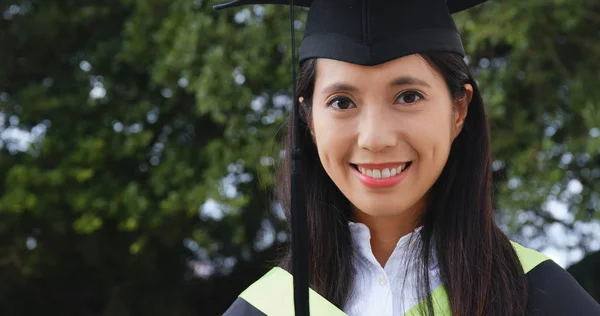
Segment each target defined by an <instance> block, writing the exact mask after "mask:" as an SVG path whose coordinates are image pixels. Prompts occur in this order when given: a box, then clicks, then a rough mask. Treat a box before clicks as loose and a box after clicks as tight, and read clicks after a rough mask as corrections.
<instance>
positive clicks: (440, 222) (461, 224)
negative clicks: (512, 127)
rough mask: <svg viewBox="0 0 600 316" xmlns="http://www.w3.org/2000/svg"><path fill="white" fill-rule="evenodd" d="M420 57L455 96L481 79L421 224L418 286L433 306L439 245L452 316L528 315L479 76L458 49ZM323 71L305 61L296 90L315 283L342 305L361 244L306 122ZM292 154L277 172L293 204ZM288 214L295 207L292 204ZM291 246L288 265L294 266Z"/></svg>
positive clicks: (281, 193) (429, 309)
mask: <svg viewBox="0 0 600 316" xmlns="http://www.w3.org/2000/svg"><path fill="white" fill-rule="evenodd" d="M420 56H421V57H422V58H423V59H424V60H425V61H426V62H427V63H428V64H429V65H430V66H431V67H432V68H434V69H435V70H437V71H438V72H439V73H440V74H441V75H442V76H443V77H444V80H445V82H446V84H447V87H448V91H449V93H450V95H451V97H452V99H453V100H459V99H460V98H465V97H466V93H465V91H466V90H465V89H464V85H465V84H467V83H468V84H471V85H472V86H473V96H472V100H471V102H470V104H469V106H468V112H467V117H466V119H465V121H464V125H463V128H462V131H461V132H460V134H459V135H458V136H457V137H456V138H455V140H454V142H453V144H452V148H451V150H450V154H449V157H448V161H447V163H446V166H445V167H444V169H443V171H442V173H441V175H440V177H439V178H438V179H437V181H436V183H435V184H434V185H433V187H432V188H431V189H430V191H429V193H430V194H429V195H430V196H429V201H428V205H427V207H426V209H425V210H424V212H422V216H421V218H420V225H422V229H421V230H420V231H419V235H418V236H419V241H420V243H419V244H420V245H421V247H418V248H415V251H416V252H415V254H416V255H417V256H418V257H420V259H422V260H420V262H421V264H420V267H421V271H420V273H419V283H418V284H420V285H419V288H418V289H417V290H418V291H419V293H421V295H423V296H422V297H427V300H426V302H427V304H426V305H425V307H426V308H423V309H422V312H423V313H425V314H430V315H433V305H432V301H431V298H430V296H429V295H428V293H430V292H431V290H432V289H430V286H429V280H430V276H429V266H430V264H431V262H432V260H433V258H432V251H435V252H434V253H435V257H436V259H437V262H438V265H439V270H440V277H441V281H442V283H443V285H444V286H445V289H446V292H447V294H448V299H449V301H450V306H451V310H452V314H453V315H477V316H479V315H524V314H525V310H526V305H527V288H526V279H525V276H524V273H523V269H522V267H521V264H520V262H519V259H518V257H517V254H516V253H515V251H514V249H513V247H512V245H511V243H510V241H509V239H508V238H507V237H506V236H505V234H504V233H503V232H502V231H501V230H500V229H499V227H498V226H497V225H496V223H495V221H494V214H493V210H492V192H491V182H492V171H491V150H490V133H489V126H488V123H487V119H486V115H485V109H484V104H483V99H482V97H481V94H480V92H479V89H478V87H477V84H476V82H475V80H474V78H473V75H472V73H471V71H470V69H469V67H468V65H466V63H465V62H464V61H463V59H462V57H461V56H460V55H457V54H454V53H448V52H430V53H421V54H420ZM315 75H316V60H314V59H313V60H308V61H305V62H304V63H303V64H301V65H300V72H299V78H298V86H297V95H298V96H301V97H303V98H304V100H303V103H302V104H300V105H299V107H298V100H294V102H296V104H295V105H296V106H297V108H299V109H300V115H301V117H302V118H303V120H302V122H301V123H300V124H301V125H302V126H301V127H302V130H303V131H305V135H304V137H303V141H302V144H300V147H301V149H302V153H303V155H304V156H303V159H304V160H303V168H304V176H305V177H306V181H305V182H304V183H305V186H306V187H305V190H306V210H307V216H308V228H309V236H308V238H309V247H308V248H309V275H310V285H311V288H313V289H314V290H315V291H317V292H318V293H319V294H321V295H322V296H323V297H325V298H326V299H328V300H329V301H330V302H332V303H333V304H335V305H336V306H338V307H339V308H343V307H344V305H345V304H346V303H347V301H348V299H349V298H350V295H351V293H350V289H352V285H353V283H352V282H353V280H354V273H355V270H354V265H353V244H352V237H351V234H350V229H349V226H348V222H349V221H351V220H352V218H353V216H352V209H351V205H350V202H349V200H348V199H347V198H346V197H345V196H344V195H343V194H342V192H341V191H340V190H339V189H338V188H337V186H336V185H335V184H334V183H333V181H332V180H331V179H330V178H329V176H328V175H327V173H326V172H325V170H324V168H323V166H322V165H321V162H320V160H319V157H318V152H317V148H316V145H315V144H314V142H313V140H312V136H311V135H310V131H309V129H308V126H309V125H310V122H311V120H312V118H311V105H312V95H313V90H314V82H315ZM293 124H294V122H293V121H291V120H290V121H289V122H288V130H287V138H286V148H292V141H293V139H292V130H293V128H294V126H293ZM290 172H291V166H290V163H289V159H283V163H282V165H281V167H280V169H279V176H278V178H279V179H278V199H279V200H280V201H282V202H283V205H285V206H286V207H288V206H289V201H290V188H289V175H290ZM286 213H287V214H288V216H289V208H287V209H286ZM290 265H291V253H290V251H289V249H287V252H286V255H285V256H284V257H283V259H282V260H281V266H282V267H284V268H286V269H287V270H288V271H290V270H291V267H290Z"/></svg>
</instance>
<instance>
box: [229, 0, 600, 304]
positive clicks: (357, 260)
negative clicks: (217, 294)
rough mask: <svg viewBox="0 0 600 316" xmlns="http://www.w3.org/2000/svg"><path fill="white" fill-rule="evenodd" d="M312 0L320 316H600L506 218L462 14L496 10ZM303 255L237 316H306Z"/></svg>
mask: <svg viewBox="0 0 600 316" xmlns="http://www.w3.org/2000/svg"><path fill="white" fill-rule="evenodd" d="M250 2H251V1H250ZM272 2H276V1H272ZM272 2H270V3H272ZM311 2H312V1H306V3H304V4H306V5H307V6H310V7H311V9H310V11H309V16H308V20H307V26H306V33H307V35H305V38H304V40H303V46H301V47H300V63H301V66H300V67H301V68H300V75H299V78H298V88H297V95H298V99H297V100H296V101H297V103H296V104H295V109H297V115H298V116H299V117H298V118H299V120H294V118H291V119H290V122H289V124H288V126H289V131H288V132H289V135H290V137H289V138H288V143H287V144H286V145H287V148H292V147H294V146H296V147H298V148H299V149H300V150H301V151H300V153H301V161H302V163H303V168H304V169H303V172H304V177H305V179H306V181H307V182H306V185H305V191H306V211H307V217H308V245H309V247H308V258H309V260H308V270H309V271H310V273H309V281H310V286H311V290H310V293H311V294H310V295H311V296H310V299H311V301H310V304H311V313H312V314H319V315H343V314H348V315H433V314H435V315H448V314H452V315H600V306H599V305H598V304H597V303H596V302H595V301H594V300H593V299H592V298H591V297H590V296H589V295H588V294H587V293H586V292H585V291H584V290H583V289H582V288H581V287H580V286H579V285H578V284H577V282H576V281H575V280H574V279H573V278H572V277H571V276H570V275H569V274H568V273H567V272H565V271H564V270H563V269H562V268H560V267H559V266H558V265H556V264H555V263H553V262H552V261H551V260H549V259H548V258H546V257H544V256H543V255H541V254H539V253H538V252H535V251H533V250H530V249H527V248H524V247H522V246H520V245H518V244H516V243H512V242H511V241H510V240H509V239H508V238H507V237H506V236H505V235H504V233H503V232H502V231H501V230H500V229H499V228H498V226H497V225H496V224H495V222H494V217H493V209H492V202H491V201H492V196H491V155H490V139H489V129H488V124H487V121H486V116H485V110H484V105H483V101H482V97H481V95H480V92H479V89H478V87H477V84H476V82H475V79H474V78H473V76H472V74H471V72H470V70H469V68H468V66H467V65H466V64H465V62H464V61H463V56H464V52H463V51H462V44H461V43H460V39H459V38H458V41H457V40H456V38H457V37H458V36H457V31H456V30H455V26H454V24H453V23H452V20H451V18H449V16H450V14H451V13H453V12H457V11H460V10H462V9H466V8H468V7H469V6H472V5H475V4H476V3H475V2H477V3H478V2H481V1H467V2H468V3H466V2H464V1H463V2H461V3H459V2H457V1H454V2H452V1H449V2H448V3H447V4H446V2H445V1H444V0H439V1H435V0H427V1H420V2H416V1H396V2H389V1H388V2H385V3H383V2H381V1H372V2H369V1H358V0H356V1H349V0H346V1H334V0H321V1H318V0H317V1H315V2H314V3H311ZM246 3H249V2H248V1H246V2H243V3H239V4H246ZM252 3H253V2H252ZM398 12H402V13H403V14H402V15H401V17H402V18H403V19H404V20H407V21H397V20H403V19H399V18H398V14H397V13H398ZM369 17H370V18H369ZM394 23H395V24H394ZM356 25H359V26H362V27H356V29H355V30H352V28H353V26H356ZM398 30H403V31H404V32H398ZM398 33H400V34H405V35H398ZM425 35H427V36H425ZM399 36H400V37H402V38H400V39H398V40H396V39H397V38H398V37H399ZM424 36H425V37H424ZM382 43H383V44H382ZM378 45H379V46H378ZM365 47H366V48H365ZM384 48H385V49H384ZM362 49H365V50H366V53H365V52H364V51H361V50H362ZM297 124H299V126H298V125H297ZM298 127H299V128H300V130H301V131H302V135H301V136H302V137H301V138H300V142H299V143H297V142H295V141H294V139H293V137H291V135H293V134H294V128H298ZM281 171H282V172H281V176H282V177H281V178H280V180H279V181H280V182H279V183H280V188H281V191H280V199H281V200H282V201H284V202H285V203H284V205H290V203H289V201H290V190H289V188H288V186H287V183H288V181H289V180H288V177H289V175H290V174H291V173H292V167H291V165H290V161H286V163H285V164H284V166H283V168H282V170H281ZM292 257H293V256H292V255H291V253H288V255H287V256H286V257H285V258H284V259H283V260H282V262H281V266H282V267H283V268H284V269H285V270H286V271H287V272H286V271H284V270H282V269H277V268H276V269H274V270H272V271H271V272H270V273H269V274H267V275H266V276H265V277H263V278H262V279H261V280H259V281H258V282H256V283H255V284H254V285H252V286H251V287H250V288H249V289H248V290H247V291H245V292H244V293H242V294H241V295H240V298H239V299H238V300H237V301H236V302H235V303H234V304H233V305H232V307H231V308H230V309H229V310H228V311H227V312H226V315H265V314H266V315H271V314H272V315H280V314H291V313H292V310H293V304H292V300H291V295H292V294H291V276H290V275H289V272H291V271H292ZM317 293H318V294H317Z"/></svg>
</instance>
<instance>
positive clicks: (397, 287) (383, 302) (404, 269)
mask: <svg viewBox="0 0 600 316" xmlns="http://www.w3.org/2000/svg"><path fill="white" fill-rule="evenodd" d="M349 225H350V232H351V234H352V239H353V242H354V248H355V253H354V260H355V267H356V278H355V280H354V286H353V288H352V296H351V298H350V299H349V300H348V302H347V303H346V306H345V307H344V309H343V310H344V312H345V313H346V314H348V315H350V316H354V315H360V316H369V315H373V316H375V315H377V316H402V315H404V314H405V313H406V312H408V311H409V310H410V309H411V308H412V307H414V306H416V305H417V304H418V303H419V302H420V301H421V300H423V299H424V298H425V297H419V295H418V292H417V285H416V277H417V276H418V274H419V273H420V266H419V262H418V261H416V260H415V255H414V251H413V250H414V247H416V246H417V244H418V238H416V237H418V236H416V235H415V234H416V233H417V232H418V231H419V230H420V229H421V228H420V227H419V228H417V229H415V230H414V231H413V232H411V233H410V234H408V235H406V236H403V237H402V238H400V240H399V241H398V244H397V245H396V248H395V249H394V251H393V252H392V255H391V256H390V258H389V259H388V261H387V262H386V264H385V267H381V265H380V264H379V262H377V259H375V256H374V255H373V251H372V249H371V242H370V240H371V233H370V231H369V228H368V227H367V226H366V225H365V224H362V223H352V222H351V223H349ZM411 236H414V237H415V238H412V239H411ZM432 257H433V260H432V263H431V265H430V268H429V278H430V288H431V290H434V289H435V288H436V287H438V286H439V285H440V284H441V280H440V274H439V269H438V265H437V260H436V259H435V254H434V255H433V256H432ZM417 258H418V257H417Z"/></svg>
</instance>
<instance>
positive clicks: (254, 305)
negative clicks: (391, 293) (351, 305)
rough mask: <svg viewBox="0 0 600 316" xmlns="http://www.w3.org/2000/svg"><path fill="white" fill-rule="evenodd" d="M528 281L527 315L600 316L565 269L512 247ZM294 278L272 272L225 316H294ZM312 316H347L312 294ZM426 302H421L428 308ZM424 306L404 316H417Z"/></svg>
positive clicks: (440, 303)
mask: <svg viewBox="0 0 600 316" xmlns="http://www.w3.org/2000/svg"><path fill="white" fill-rule="evenodd" d="M512 244H513V247H514V248H515V251H516V252H517V255H518V256H519V260H520V261H521V265H522V267H523V271H524V272H525V275H526V277H527V286H528V294H529V295H528V303H527V315H528V316H533V315H536V316H537V315H539V316H542V315H543V316H559V315H560V316H563V315H577V316H600V304H598V303H597V302H596V301H595V300H594V299H593V298H592V297H591V296H590V295H589V294H588V293H587V292H586V291H585V290H584V289H583V288H582V287H581V286H580V285H579V283H577V281H576V280H575V279H574V278H573V277H572V276H571V275H570V274H569V273H568V272H567V271H565V270H564V269H563V268H562V267H560V266H559V265H557V264H556V263H555V262H554V261H552V260H551V259H549V258H548V257H546V256H544V255H543V254H541V253H540V252H537V251H535V250H532V249H529V248H525V247H523V246H521V245H519V244H517V243H514V242H513V243H512ZM292 284H293V279H292V275H291V274H290V273H288V272H287V271H285V270H283V269H282V268H279V267H276V268H273V269H271V270H270V271H269V272H268V273H267V274H265V275H264V276H263V277H262V278H260V279H259V280H258V281H256V282H255V283H253V284H252V285H251V286H250V287H248V288H247V289H246V290H245V291H244V292H242V293H241V294H240V295H239V297H238V298H237V299H236V300H235V301H234V302H233V304H232V305H231V306H230V307H229V309H228V310H227V311H226V312H225V314H224V316H242V315H243V316H265V315H268V316H272V315H277V316H294V299H293V286H292ZM430 295H431V297H432V299H433V304H434V310H435V315H451V312H450V305H449V302H448V297H447V295H446V292H445V288H444V286H443V285H440V286H439V287H437V288H436V289H434V290H433V291H432V292H431V294H430ZM309 297H310V313H311V315H314V316H317V315H327V316H345V315H347V314H345V313H344V312H343V311H342V310H340V309H339V308H337V307H336V306H335V305H333V304H331V303H330V302H329V301H327V300H326V299H325V298H323V297H322V296H321V295H319V294H318V293H316V292H315V291H313V290H312V289H310V290H309ZM424 303H425V301H423V302H421V304H424ZM421 304H418V305H417V306H415V307H413V308H412V309H410V310H409V311H408V312H407V313H405V314H404V316H417V315H419V313H418V310H419V307H420V305H421Z"/></svg>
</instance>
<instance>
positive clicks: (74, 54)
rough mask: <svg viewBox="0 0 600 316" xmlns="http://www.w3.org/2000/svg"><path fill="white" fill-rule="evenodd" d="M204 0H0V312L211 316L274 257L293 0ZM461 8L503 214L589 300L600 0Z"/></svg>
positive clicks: (593, 286)
mask: <svg viewBox="0 0 600 316" xmlns="http://www.w3.org/2000/svg"><path fill="white" fill-rule="evenodd" d="M224 1H225V0H222V1H218V2H224ZM215 3H217V1H203V0H121V1H117V0H105V1H91V0H80V1H74V0H44V1H41V0H2V1H0V12H1V13H2V16H1V17H0V315H5V316H13V315H19V316H22V315H40V314H44V315H98V316H100V315H106V316H108V315H111V316H129V315H180V316H185V315H218V314H220V313H222V312H223V311H224V310H225V309H226V308H227V306H228V305H229V304H230V303H231V302H232V301H233V300H234V299H235V297H236V296H237V295H238V294H239V292H240V291H241V290H242V289H244V288H245V287H246V286H248V285H249V284H250V283H251V282H252V281H253V280H255V279H256V278H258V277H259V276H260V275H261V274H262V273H264V272H265V271H266V270H267V269H268V268H269V265H270V264H272V262H273V259H274V258H275V255H276V254H277V253H278V250H277V246H279V245H280V244H281V243H285V242H286V240H287V236H286V233H285V231H286V226H285V225H284V224H283V223H282V222H281V211H280V209H281V208H280V207H279V206H278V204H277V203H276V201H275V200H274V197H273V194H272V191H273V182H274V179H273V175H274V170H275V168H276V167H277V164H278V163H279V161H280V151H281V149H282V148H281V147H280V146H279V143H278V141H279V138H280V136H281V131H282V127H283V122H284V120H285V118H286V115H287V111H288V110H289V108H290V104H291V102H290V101H291V99H290V97H289V95H290V92H291V87H292V82H291V68H290V65H291V62H292V60H291V52H290V34H289V20H288V19H289V14H288V13H289V9H288V8H287V7H275V6H248V7H244V8H237V9H231V10H225V11H219V12H216V11H214V10H212V8H211V7H212V5H213V4H215ZM305 13H306V12H305V10H297V18H298V21H297V22H296V26H297V31H298V32H297V40H298V43H299V42H300V39H301V37H302V29H303V23H302V22H303V21H304V20H305ZM399 16H400V17H401V15H399ZM456 20H457V26H458V27H459V29H460V30H461V32H462V34H463V40H464V44H465V48H466V50H467V52H468V57H467V60H468V61H469V63H470V65H471V66H472V68H473V69H474V70H475V71H476V75H477V79H478V82H479V84H480V85H481V88H482V91H483V93H484V97H485V100H486V104H487V108H488V114H489V119H490V122H491V128H492V143H493V150H494V159H495V161H494V178H495V181H496V182H495V184H496V186H495V189H496V193H497V195H496V200H495V203H496V204H495V205H496V207H497V210H498V222H499V223H500V224H501V225H502V227H503V228H504V229H505V231H506V232H507V233H508V234H509V235H510V236H511V238H513V239H514V240H517V241H519V242H521V243H523V244H524V245H526V246H530V247H534V248H536V249H540V250H543V249H545V247H547V246H549V245H550V246H553V247H555V248H557V249H559V250H561V251H565V252H566V253H571V254H574V257H573V258H574V259H571V261H569V263H571V262H574V261H578V260H579V259H581V258H583V257H585V259H583V261H581V262H580V263H579V264H577V265H574V266H573V268H572V269H570V270H569V271H570V272H571V273H572V274H573V275H574V276H576V277H577V278H578V280H579V281H580V282H581V284H582V285H583V286H584V287H585V288H586V289H587V290H588V291H589V292H590V293H592V294H593V295H594V296H595V298H596V299H597V300H600V269H598V267H599V266H600V261H599V258H600V252H598V251H599V250H600V233H599V231H600V224H599V223H600V89H598V85H599V84H600V79H599V78H600V59H599V58H598V56H600V2H599V1H597V0H530V1H521V0H503V1H497V0H496V1H494V0H491V1H489V2H488V3H486V4H484V5H481V6H479V7H477V8H474V9H472V10H469V11H467V12H462V13H459V14H457V15H456ZM558 233H567V234H568V237H556V236H559V235H557V234H558ZM553 236H554V237H553ZM561 236H562V235H561ZM594 252H595V253H594Z"/></svg>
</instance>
